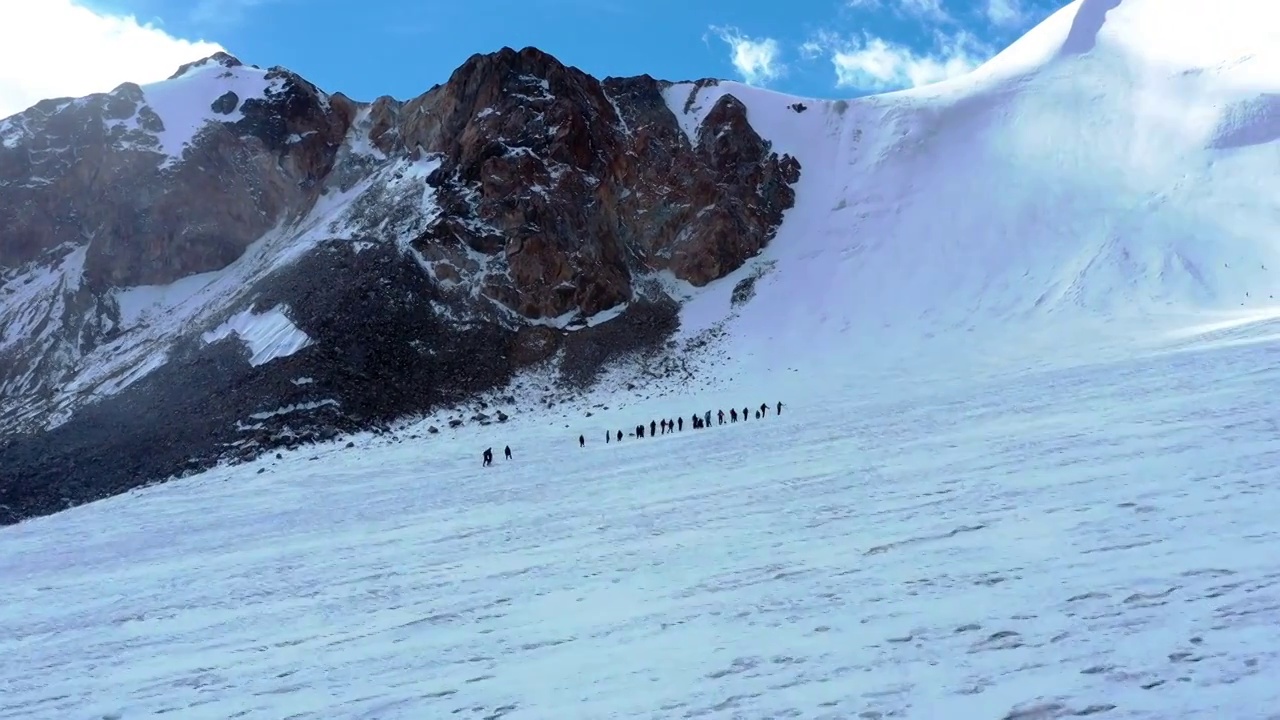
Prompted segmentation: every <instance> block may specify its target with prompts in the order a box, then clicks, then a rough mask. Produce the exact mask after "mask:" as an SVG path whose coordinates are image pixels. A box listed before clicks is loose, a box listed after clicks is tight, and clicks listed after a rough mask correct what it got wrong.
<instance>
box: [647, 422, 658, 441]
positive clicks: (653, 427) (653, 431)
mask: <svg viewBox="0 0 1280 720" xmlns="http://www.w3.org/2000/svg"><path fill="white" fill-rule="evenodd" d="M657 434H658V423H656V422H654V421H652V420H650V421H649V437H653V436H654V435H657Z"/></svg>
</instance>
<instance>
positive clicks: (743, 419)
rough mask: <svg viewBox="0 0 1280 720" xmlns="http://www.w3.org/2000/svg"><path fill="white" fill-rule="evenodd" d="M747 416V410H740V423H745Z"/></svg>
mask: <svg viewBox="0 0 1280 720" xmlns="http://www.w3.org/2000/svg"><path fill="white" fill-rule="evenodd" d="M748 414H749V412H748V410H747V408H742V422H746V421H747V415H748Z"/></svg>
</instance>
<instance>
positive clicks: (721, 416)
mask: <svg viewBox="0 0 1280 720" xmlns="http://www.w3.org/2000/svg"><path fill="white" fill-rule="evenodd" d="M716 418H717V419H719V420H720V422H719V423H716V424H717V425H723V424H724V411H723V410H717V411H716Z"/></svg>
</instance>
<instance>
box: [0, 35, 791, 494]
mask: <svg viewBox="0 0 1280 720" xmlns="http://www.w3.org/2000/svg"><path fill="white" fill-rule="evenodd" d="M707 82H715V81H701V83H700V84H705V83H707ZM693 87H694V88H696V87H698V84H695V85H694V86H693ZM682 90H683V91H684V92H686V93H687V92H688V91H689V87H688V86H678V85H674V84H672V83H668V82H664V81H658V80H654V79H653V78H650V77H648V76H641V77H635V78H607V79H605V80H603V81H601V80H597V79H595V78H593V77H591V76H589V75H587V74H585V73H583V72H581V71H580V70H578V69H576V68H572V67H567V66H565V65H563V64H561V63H560V62H559V61H557V60H556V59H555V58H553V57H551V56H550V55H547V54H546V53H543V52H541V51H539V50H537V49H534V48H526V49H524V50H521V51H519V52H517V51H514V50H512V49H509V48H504V49H503V50H501V51H499V52H496V53H492V54H487V55H475V56H473V57H471V58H470V59H468V60H467V62H466V63H464V64H463V65H462V66H461V67H460V68H458V69H457V70H456V71H455V72H454V73H453V75H452V76H451V77H450V78H449V80H448V82H446V83H444V84H443V85H438V86H436V87H434V88H432V89H431V90H430V91H429V92H427V93H426V94H424V95H422V96H420V97H418V98H415V99H412V100H409V101H405V102H401V101H396V100H394V99H391V98H386V97H384V98H379V99H377V100H375V101H374V102H372V103H361V102H356V101H353V100H351V99H349V98H347V97H346V96H344V95H341V94H340V93H334V94H329V93H326V92H324V91H322V90H320V89H319V88H317V87H316V86H314V85H313V84H311V83H310V82H308V81H306V80H305V79H303V78H301V77H299V76H298V75H296V74H294V73H292V72H290V71H288V70H285V69H283V68H278V67H277V68H270V69H267V70H263V69H261V68H258V67H256V66H250V65H245V64H243V63H241V62H240V61H239V60H237V59H235V58H233V57H231V56H229V55H226V54H223V53H219V54H218V55H214V56H212V57H210V58H206V59H203V60H200V61H197V62H194V63H189V64H187V65H184V66H182V67H181V68H179V70H178V71H177V72H176V73H174V75H173V76H172V77H171V78H170V79H169V80H168V81H166V82H163V83H157V84H154V85H150V86H145V87H141V86H138V85H134V84H131V83H126V84H124V85H121V86H120V87H118V88H116V89H115V90H113V91H112V92H110V93H105V94H99V95H92V96H88V97H85V98H79V99H56V100H47V101H43V102H41V103H39V104H37V105H36V106H35V107H33V108H31V109H29V110H27V111H25V112H23V113H20V114H18V115H15V116H13V117H11V118H8V119H5V120H0V223H3V227H5V233H6V240H5V242H4V243H0V299H3V300H4V303H3V305H2V306H0V328H2V330H0V430H3V431H4V432H6V433H8V434H9V435H10V436H11V437H12V438H15V439H10V440H9V441H7V443H6V445H5V446H4V447H3V448H2V449H0V474H4V475H5V476H6V477H15V476H16V475H21V476H22V477H21V481H20V482H17V481H6V482H7V483H9V484H7V485H5V486H0V505H5V506H7V507H8V508H9V509H8V511H7V512H8V517H9V519H13V518H16V517H19V516H24V515H29V514H32V513H42V512H49V511H51V510H54V509H57V508H58V507H62V506H64V505H66V504H75V503H78V502H82V501H84V500H86V499H91V498H93V497H98V496H101V495H104V494H110V493H112V492H118V491H120V490H122V489H126V488H127V487H130V486H133V485H136V484H138V483H141V482H147V481H150V480H154V479H157V478H158V477H163V476H165V475H168V474H170V473H174V472H179V471H181V470H182V469H184V468H194V467H203V466H205V465H207V464H208V463H209V462H212V461H214V460H216V459H217V458H220V457H226V456H228V455H232V456H237V457H248V456H252V455H253V454H254V453H257V452H262V451H264V450H265V449H268V448H270V447H274V446H275V445H279V444H288V443H296V442H300V441H302V440H304V439H308V438H315V437H327V436H332V435H334V434H335V433H338V432H343V431H349V430H354V429H359V428H362V427H369V426H370V425H372V424H378V423H385V422H388V421H390V420H392V419H394V418H395V417H400V416H403V415H406V414H410V413H414V412H422V411H425V410H429V409H432V408H435V407H439V406H440V405H441V404H442V403H451V402H460V401H462V400H464V399H465V398H466V397H468V396H471V395H474V394H475V393H477V392H482V391H484V390H487V389H493V388H496V387H500V386H502V385H503V384H504V383H506V382H508V381H509V380H510V379H511V377H512V375H513V373H515V372H516V371H518V370H519V369H520V368H522V367H526V366H528V365H530V364H533V363H538V362H543V361H548V360H551V359H554V358H556V357H564V356H565V355H564V354H565V353H566V352H567V353H570V355H571V356H572V357H576V358H590V359H591V361H590V362H585V363H578V364H577V365H574V364H568V365H565V366H563V368H562V369H563V370H564V371H565V373H564V376H565V378H566V379H572V380H573V381H574V382H578V383H582V382H590V381H591V379H592V378H593V377H594V376H595V374H596V372H597V371H598V369H599V367H601V366H602V365H604V364H607V363H609V362H611V361H612V360H614V359H616V358H617V356H618V354H619V353H629V352H638V351H650V350H654V349H655V348H659V347H661V343H662V341H663V339H664V338H665V337H666V336H668V335H669V334H670V332H671V331H672V330H673V329H674V328H675V311H676V303H675V302H674V301H673V300H672V299H671V298H670V297H668V296H667V295H666V294H665V293H664V292H663V291H662V287H663V285H662V283H660V282H655V279H656V278H659V277H661V276H663V275H667V276H668V277H671V278H675V279H677V280H681V281H685V282H687V283H689V284H691V285H693V286H702V285H705V284H706V283H708V282H711V281H713V280H716V279H718V278H721V277H723V276H724V275H726V274H727V273H729V272H731V271H733V270H735V269H737V268H738V267H740V266H742V264H743V263H744V262H746V261H748V260H749V259H750V258H751V257H753V256H754V255H756V254H757V253H758V252H759V251H760V250H761V249H762V248H763V247H764V246H765V244H766V243H767V242H768V241H769V239H770V238H771V237H772V236H773V234H774V233H775V231H776V229H777V227H778V225H779V224H780V222H781V220H782V215H783V213H784V211H785V210H787V209H788V208H789V207H791V205H792V204H793V202H794V191H793V189H792V185H794V184H795V182H796V181H797V180H798V178H799V173H800V167H799V165H798V163H797V162H796V161H795V160H794V158H791V157H789V156H785V155H784V156H779V155H778V154H776V153H774V152H773V151H772V150H771V148H770V146H769V143H768V142H766V141H765V140H763V139H762V138H761V137H760V136H759V134H758V133H757V132H756V131H755V130H754V129H753V128H752V126H751V124H750V122H749V118H748V116H747V110H746V108H745V106H744V105H743V104H742V103H741V102H739V101H737V100H736V99H735V98H733V97H732V95H725V96H723V97H722V98H720V100H719V101H718V102H716V103H715V105H714V106H713V107H711V108H708V109H707V110H706V112H705V116H704V117H702V119H701V122H700V124H698V125H697V127H696V129H695V130H694V131H691V132H686V129H685V128H682V126H681V122H680V118H678V117H677V113H678V112H683V111H684V110H685V109H686V108H680V107H679V105H680V103H681V102H682V98H680V97H678V96H679V94H680V92H681V91H682ZM673 105H674V106H675V107H674V108H673ZM668 274H669V275H668ZM320 308H324V310H323V312H320V311H319V309H320ZM357 308H358V311H357ZM396 318H400V319H399V320H397V319H396ZM610 318H613V319H610ZM410 319H411V320H410ZM610 324H613V325H614V326H615V327H629V328H631V330H632V331H634V332H629V333H625V334H620V333H618V332H617V331H610V330H608V329H607V328H608V326H609V325H610ZM570 330H574V332H569V331H570ZM375 336H376V337H377V340H376V341H374V340H373V338H374V337H375ZM635 338H639V340H636V339H635ZM597 344H598V345H600V347H594V348H593V349H592V350H591V351H590V352H583V351H582V350H581V348H584V347H592V346H593V345H597ZM575 348H577V349H575ZM462 350H465V351H466V352H465V353H463V354H462V355H456V353H457V352H461V351H462ZM455 355H456V361H442V357H455ZM464 356H465V357H467V358H469V360H467V361H466V362H464V361H462V358H463V357H464ZM424 362H430V363H432V364H433V366H435V367H437V368H440V370H439V371H438V372H435V371H433V372H432V373H427V374H425V375H423V374H421V373H419V372H417V371H415V370H412V369H411V368H412V367H413V366H414V365H418V364H422V363H424ZM375 364H381V365H383V366H380V367H378V368H377V369H376V370H374V369H373V366H374V365H375ZM197 375H198V376H201V377H200V379H199V381H197V382H192V381H191V378H192V377H193V376H197ZM375 377H376V379H377V383H374V382H372V381H371V380H370V378H375ZM184 378H185V380H184ZM302 379H305V380H307V382H300V380H302ZM214 396H217V398H218V399H217V402H209V398H211V397H214ZM209 408H213V409H209ZM273 408H275V409H279V408H291V410H289V411H288V412H280V413H276V412H275V410H273ZM298 408H302V410H299V409H298ZM205 410H208V412H207V413H206V416H201V417H199V418H197V417H196V415H198V414H199V413H201V412H204V411H205ZM264 413H265V415H266V419H263V418H258V419H257V420H255V419H254V417H253V416H260V415H264ZM273 413H274V414H273ZM148 415H160V416H163V420H161V419H160V418H148ZM285 416H287V418H288V422H287V423H285V422H282V421H280V420H279V418H281V417H285ZM120 423H124V426H123V427H127V428H128V430H127V432H117V433H111V432H107V431H106V430H105V428H107V427H112V426H120ZM183 426H185V427H189V428H192V429H193V430H192V431H191V432H185V431H183V432H175V431H174V430H173V428H175V427H183ZM157 443H164V444H165V446H166V450H165V452H164V453H156V452H153V450H154V448H155V447H156V445H157ZM149 448H150V449H149ZM158 455H163V456H164V458H163V459H162V460H155V459H154V457H155V456H158ZM85 458H87V460H86V459H85ZM113 458H131V459H129V460H128V461H127V462H126V461H123V460H115V459H113ZM91 476H92V477H91ZM95 477H97V478H109V480H95V479H94V478H95ZM60 478H65V479H60ZM19 486H21V489H20V491H19V489H17V488H19ZM19 496H20V497H19ZM0 515H4V512H0Z"/></svg>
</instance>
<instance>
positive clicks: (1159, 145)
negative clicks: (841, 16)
mask: <svg viewBox="0 0 1280 720" xmlns="http://www.w3.org/2000/svg"><path fill="white" fill-rule="evenodd" d="M1206 13H1209V14H1211V17H1210V16H1209V15H1206ZM1273 16H1274V11H1273V9H1271V8H1270V7H1269V5H1266V4H1264V3H1259V2H1256V1H1252V0H1230V1H1228V2H1223V3H1213V4H1204V3H1199V2H1196V1H1195V0H1174V1H1172V2H1164V1H1163V0H1159V1H1157V0H1124V1H1123V2H1116V1H1115V0H1108V1H1104V2H1094V1H1093V0H1088V1H1077V2H1074V3H1072V4H1070V5H1068V6H1066V7H1064V8H1063V9H1062V10H1060V11H1059V12H1058V13H1056V14H1054V15H1053V16H1051V17H1050V18H1049V19H1048V20H1046V21H1045V22H1044V23H1043V24H1042V25H1040V26H1038V27H1037V28H1035V29H1034V30H1032V31H1031V32H1030V33H1028V34H1027V35H1026V36H1025V37H1024V38H1022V39H1021V40H1019V41H1018V42H1016V43H1015V44H1014V45H1012V46H1011V47H1010V48H1008V49H1007V50H1006V51H1005V52H1003V53H1001V54H1000V55H998V56H997V57H995V58H994V59H992V60H991V61H990V62H989V63H987V64H986V65H984V66H983V67H981V68H979V69H978V70H977V71H975V72H974V73H972V74H971V75H968V76H964V77H961V78H957V79H955V80H952V81H949V82H945V83H940V84H937V85H933V86H927V87H923V88H918V89H915V90H911V91H906V92H899V93H893V94H888V95H882V96H876V97H870V98H863V99H859V100H855V101H849V102H845V101H839V102H828V101H819V100H808V99H805V100H802V101H801V102H803V103H804V105H805V106H806V108H807V109H806V110H805V111H804V112H800V113H797V112H796V111H795V110H793V109H791V107H790V106H791V105H793V104H794V103H795V102H797V98H793V97H789V96H783V95H778V94H776V93H772V92H769V91H766V90H759V89H755V88H750V87H745V86H742V85H739V84H737V83H731V82H721V83H719V85H713V86H708V87H705V88H702V89H700V90H696V91H695V89H694V87H693V86H692V85H683V86H681V85H677V86H675V87H673V88H672V89H671V90H669V91H668V102H669V105H670V106H671V108H672V110H673V111H674V112H676V113H677V114H679V115H681V116H682V118H683V120H684V122H685V125H686V130H688V129H689V128H692V127H696V125H697V123H698V122H699V121H700V120H701V116H702V115H705V113H706V112H708V111H709V110H710V109H711V107H712V106H713V104H714V101H715V99H716V98H718V97H719V96H720V95H722V94H724V93H732V94H733V95H735V96H736V97H738V98H739V99H741V100H743V101H744V102H745V103H746V104H747V106H748V109H749V119H750V121H751V123H752V125H753V126H754V127H755V128H756V129H757V130H758V131H759V132H760V133H761V134H762V135H764V136H765V137H767V138H768V139H770V140H771V141H773V143H774V147H775V148H776V149H777V150H778V151H779V152H787V153H791V154H793V155H795V156H796V157H797V158H798V159H799V160H800V162H801V165H802V168H803V170H802V177H801V180H800V183H799V187H798V192H797V195H798V197H797V202H796V206H795V207H794V208H793V209H792V210H791V211H789V213H788V214H787V217H786V220H785V221H784V224H783V226H782V228H781V230H780V232H779V234H778V237H777V239H776V240H775V241H773V242H772V243H771V245H770V246H769V248H768V250H767V251H766V252H765V253H764V254H763V255H762V256H761V258H760V259H759V261H758V263H757V264H756V266H755V267H748V268H744V269H742V270H741V271H739V273H738V275H737V276H736V277H734V278H730V279H729V280H728V281H726V282H725V283H722V284H721V285H720V286H719V287H716V288H713V289H712V291H710V292H708V293H706V294H703V295H702V296H700V297H698V298H697V299H696V300H694V301H693V302H691V303H689V304H688V305H687V306H686V308H685V315H684V319H685V323H686V330H687V332H689V333H695V332H697V331H699V330H701V329H703V328H705V327H708V326H710V325H712V324H714V323H716V322H718V321H719V320H720V319H721V318H723V317H724V316H725V315H726V314H728V313H729V312H730V308H729V296H730V290H731V288H732V287H733V285H734V283H735V282H736V281H737V280H738V279H741V278H743V277H747V276H749V275H751V274H753V273H756V272H758V271H759V270H760V268H761V267H764V266H770V267H772V270H771V271H770V272H768V273H767V274H766V275H765V276H764V277H763V278H762V279H761V280H760V281H759V282H757V283H756V299H755V300H754V301H753V302H751V303H750V304H748V305H747V306H745V307H743V308H742V309H741V310H740V311H738V313H737V315H738V317H737V320H736V321H735V323H734V324H733V328H734V329H733V331H732V333H731V334H732V335H733V336H734V337H735V339H736V341H735V344H734V346H733V352H732V353H731V354H732V355H733V356H735V357H736V358H739V359H740V360H743V361H746V360H748V359H753V361H754V362H758V363H759V365H760V366H761V368H760V369H762V370H764V369H767V368H770V367H776V366H779V365H781V364H783V363H784V362H786V361H787V360H788V359H789V358H793V357H794V356H795V355H797V354H798V353H797V352H796V348H805V349H806V350H807V351H808V352H806V353H805V354H806V355H808V356H809V357H810V358H811V360H810V361H809V362H808V365H809V366H810V367H811V368H812V369H813V370H814V372H815V373H821V372H830V371H835V370H839V369H841V368H838V367H830V365H833V364H839V363H844V364H859V365H865V364H868V363H870V364H877V365H879V366H880V367H878V368H877V370H882V369H884V368H885V367H889V366H896V365H899V364H900V363H902V362H904V361H905V362H910V361H912V359H913V358H915V357H924V358H928V357H930V356H931V355H932V354H933V353H938V352H946V353H949V354H958V355H961V356H966V357H970V356H975V355H981V354H987V355H990V354H992V353H1000V354H1003V355H1007V356H1009V357H1008V359H1013V358H1014V357H1016V359H1018V360H1019V361H1022V362H1027V361H1031V360H1032V359H1033V358H1034V355H1036V354H1040V353H1041V352H1042V351H1043V350H1044V348H1045V347H1046V346H1049V347H1052V346H1054V345H1055V344H1061V343H1057V340H1058V338H1060V337H1062V336H1066V335H1072V334H1074V333H1085V334H1088V335H1091V336H1098V335H1101V336H1105V337H1108V338H1109V339H1116V338H1120V337H1128V338H1129V339H1134V338H1143V339H1145V338H1158V337H1161V336H1162V335H1163V333H1164V332H1166V331H1169V330H1172V329H1176V328H1179V327H1182V326H1184V325H1186V324H1188V323H1192V324H1194V323H1198V322H1199V321H1200V319H1201V318H1203V317H1205V315H1206V314H1210V315H1212V316H1214V317H1218V318H1224V317H1230V316H1231V314H1232V313H1236V312H1243V313H1248V314H1256V313H1259V312H1262V313H1263V314H1265V313H1266V312H1267V311H1268V310H1269V309H1274V308H1277V307H1280V302H1278V301H1277V300H1276V296H1277V294H1278V293H1280V242H1277V237H1276V234H1275V228H1276V227H1277V225H1278V224H1280V175H1278V174H1277V173H1276V171H1275V169H1276V168H1277V167H1280V142H1276V140H1277V139H1278V138H1280V105H1277V98H1280V23H1274V22H1267V21H1266V20H1265V18H1267V17H1273ZM1210 27H1212V28H1216V29H1215V31H1214V32H1212V33H1209V32H1207V31H1206V30H1205V28H1210ZM1228 28H1229V30H1228ZM690 92H696V95H695V97H694V98H693V101H692V102H691V103H690V105H691V108H690V112H689V115H687V116H685V115H684V106H685V103H686V101H687V100H688V99H689V93H690ZM1013 340H1016V341H1017V342H1010V341H1013ZM925 346H928V347H929V348H930V349H929V350H925V349H924V348H925ZM944 347H945V350H943V349H942V348H944ZM1019 348H1026V350H1019ZM1059 350H1061V348H1059ZM1084 352H1085V354H1089V353H1091V352H1092V350H1091V349H1088V348H1086V349H1085V350H1084ZM833 358H835V359H836V360H833ZM974 359H975V361H976V360H977V359H978V358H974Z"/></svg>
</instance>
